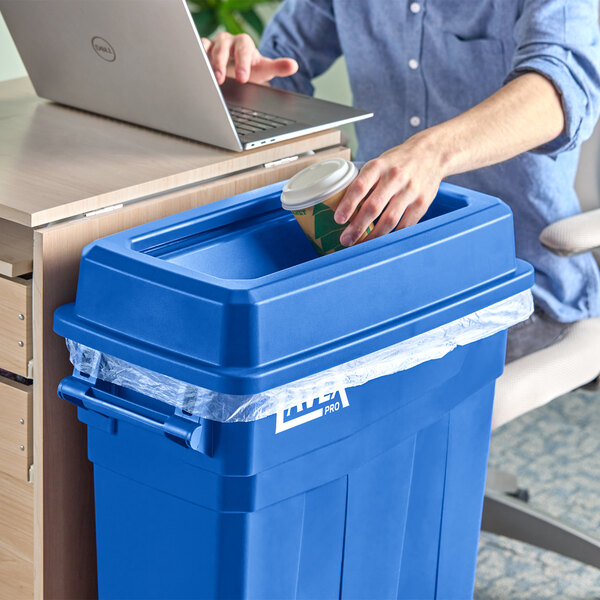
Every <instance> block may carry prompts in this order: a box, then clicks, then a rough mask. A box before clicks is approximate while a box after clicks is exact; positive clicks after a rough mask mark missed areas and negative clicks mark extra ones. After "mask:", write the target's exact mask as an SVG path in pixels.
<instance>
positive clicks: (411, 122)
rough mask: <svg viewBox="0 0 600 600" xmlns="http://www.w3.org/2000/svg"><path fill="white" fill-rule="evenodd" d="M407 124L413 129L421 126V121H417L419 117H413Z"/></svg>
mask: <svg viewBox="0 0 600 600" xmlns="http://www.w3.org/2000/svg"><path fill="white" fill-rule="evenodd" d="M409 123H410V124H411V125H412V126H413V127H418V126H419V125H420V124H421V119H419V117H417V116H414V117H411V118H410V121H409Z"/></svg>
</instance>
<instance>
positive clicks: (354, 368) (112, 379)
mask: <svg viewBox="0 0 600 600" xmlns="http://www.w3.org/2000/svg"><path fill="white" fill-rule="evenodd" d="M532 312H533V297H532V295H531V292H530V291H529V290H527V291H525V292H522V293H520V294H517V295H516V296H512V297H510V298H507V299H505V300H502V301H501V302H498V303H496V304H492V305H491V306H488V307H486V308H484V309H482V310H479V311H477V312H474V313H471V314H470V315H467V316H466V317H462V318H461V319H457V320H456V321H452V322H450V323H447V324H445V325H442V326H440V327H437V328H435V329H432V330H430V331H427V332H425V333H422V334H420V335H417V336H415V337H413V338H410V339H407V340H404V341H402V342H399V343H398V344H394V345H393V346H389V347H387V348H383V349H381V350H378V351H377V352H373V353H371V354H367V355H365V356H362V357H360V358H357V359H355V360H351V361H349V362H346V363H343V364H341V365H338V366H337V367H333V368H331V369H327V370H325V371H321V372H319V373H315V374H314V375H310V376H309V377H305V378H303V379H298V380H296V381H294V382H292V383H288V384H286V385H282V386H279V387H276V388H272V389H270V390H267V391H265V392H261V393H258V394H251V395H247V396H241V395H234V394H223V393H221V392H215V391H213V390H209V389H206V388H203V387H199V386H196V385H192V384H190V383H186V382H183V381H179V380H177V379H174V378H172V377H169V376H167V375H161V374H160V373H156V372H154V371H150V370H148V369H144V368H143V367H139V366H137V365H133V364H131V363H128V362H126V361H124V360H121V359H119V358H115V357H113V356H109V355H107V354H104V353H102V352H99V351H98V350H94V349H93V348H88V347H87V346H84V345H82V344H80V343H78V342H74V341H72V340H67V347H68V349H69V353H70V358H71V362H72V363H73V366H74V367H75V368H76V369H77V370H79V371H81V372H83V373H87V374H88V375H91V376H92V377H96V378H97V379H102V380H104V381H107V382H109V383H114V384H116V385H118V386H121V387H125V388H129V389H132V390H135V391H137V392H140V393H142V394H145V395H147V396H151V397H152V398H156V399H157V400H161V401H163V402H166V403H167V404H171V405H173V406H176V407H177V408H180V409H182V410H184V411H186V412H188V413H191V414H193V415H197V416H200V417H203V418H206V419H211V420H213V421H219V422H222V423H231V422H249V421H257V420H259V419H263V418H265V417H268V416H270V415H273V414H276V413H277V412H280V411H282V410H285V409H289V408H290V407H292V406H296V405H301V404H302V402H305V401H306V400H307V399H314V398H319V397H321V396H322V395H324V394H327V393H331V392H332V391H336V390H345V389H347V388H351V387H356V386H359V385H363V384H365V383H367V382H368V381H371V380H373V379H377V378H379V377H384V376H386V375H392V374H393V373H397V372H399V371H404V370H407V369H411V368H412V367H416V366H417V365H419V364H421V363H424V362H426V361H428V360H435V359H438V358H442V357H443V356H445V355H446V354H448V353H449V352H451V351H452V350H454V348H456V347H457V346H466V345H467V344H471V343H473V342H476V341H478V340H480V339H483V338H485V337H488V336H490V335H493V334H495V333H498V332H499V331H502V330H504V329H508V328H509V327H511V326H512V325H516V324H517V323H519V322H521V321H524V320H525V319H527V318H528V317H529V316H530V315H531V313H532Z"/></svg>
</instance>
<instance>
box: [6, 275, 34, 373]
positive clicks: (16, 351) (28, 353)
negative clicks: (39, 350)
mask: <svg viewBox="0 0 600 600" xmlns="http://www.w3.org/2000/svg"><path fill="white" fill-rule="evenodd" d="M31 335H32V334H31V279H22V278H20V277H15V278H9V277H2V276H0V368H1V369H5V370H6V371H11V372H12V373H17V374H18V375H22V376H23V377H27V365H28V363H29V361H30V360H31V358H32V353H33V344H32V339H31Z"/></svg>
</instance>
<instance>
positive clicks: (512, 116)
mask: <svg viewBox="0 0 600 600" xmlns="http://www.w3.org/2000/svg"><path fill="white" fill-rule="evenodd" d="M564 126H565V117H564V113H563V108H562V104H561V100H560V96H559V94H558V92H557V91H556V88H555V87H554V85H553V84H552V83H551V82H550V81H549V80H548V79H546V78H545V77H543V76H542V75H539V74H537V73H524V74H523V75H521V76H520V77H517V78H516V79H514V80H513V81H511V82H510V83H508V84H506V85H505V86H504V87H503V88H501V89H500V90H499V91H497V92H496V93H495V94H493V95H492V96H490V97H489V98H487V99H486V100H484V101H483V102H481V103H480V104H478V105H477V106H474V107H473V108H471V109H470V110H468V111H466V112H464V113H462V114H461V115H459V116H457V117H455V118H454V119H451V120H449V121H446V122H444V123H441V124H440V125H436V126H435V127H432V128H430V129H428V130H426V131H424V132H422V133H421V134H418V135H419V136H423V139H422V140H421V141H422V142H424V143H425V144H427V143H428V142H429V143H431V144H434V145H435V146H436V147H437V148H438V150H439V152H440V153H441V156H440V161H441V167H442V170H443V173H444V175H443V176H444V177H447V176H449V175H455V174H457V173H464V172H466V171H472V170H474V169H479V168H481V167H486V166H489V165H492V164H495V163H499V162H502V161H504V160H508V159H510V158H513V157H515V156H517V155H519V154H521V153H522V152H527V151H528V150H532V149H534V148H537V147H538V146H541V145H542V144H545V143H547V142H550V141H551V140H553V139H555V138H556V137H558V136H559V135H560V134H561V133H562V131H563V130H564Z"/></svg>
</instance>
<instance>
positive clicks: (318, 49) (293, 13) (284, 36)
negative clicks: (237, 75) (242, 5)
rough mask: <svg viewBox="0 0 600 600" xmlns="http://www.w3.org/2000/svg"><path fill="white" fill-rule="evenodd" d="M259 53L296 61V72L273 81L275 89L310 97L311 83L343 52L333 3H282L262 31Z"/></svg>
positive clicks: (323, 0)
mask: <svg viewBox="0 0 600 600" xmlns="http://www.w3.org/2000/svg"><path fill="white" fill-rule="evenodd" d="M259 50H260V53H261V54H262V55H263V56H267V57H269V58H281V57H286V58H294V59H295V60H296V61H297V62H298V67H299V68H298V72H297V73H296V74H295V75H292V76H291V77H277V78H275V79H273V80H272V81H271V84H272V85H273V86H274V87H278V88H281V89H287V90H292V91H295V92H301V93H303V94H309V95H312V93H313V92H314V88H313V85H312V83H311V82H312V80H313V79H314V78H315V77H317V76H318V75H320V74H321V73H324V72H325V71H326V70H327V69H328V68H329V67H330V66H331V64H332V63H333V62H334V61H335V59H336V58H338V57H339V56H340V55H341V53H342V51H341V48H340V43H339V39H338V35H337V28H336V25H335V17H334V14H333V6H332V0H285V1H284V2H283V4H282V5H281V6H280V7H279V10H278V11H277V13H276V14H275V16H274V17H273V19H272V20H271V21H270V22H269V24H268V25H267V27H266V28H265V31H264V34H263V37H262V40H261V43H260V47H259Z"/></svg>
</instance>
